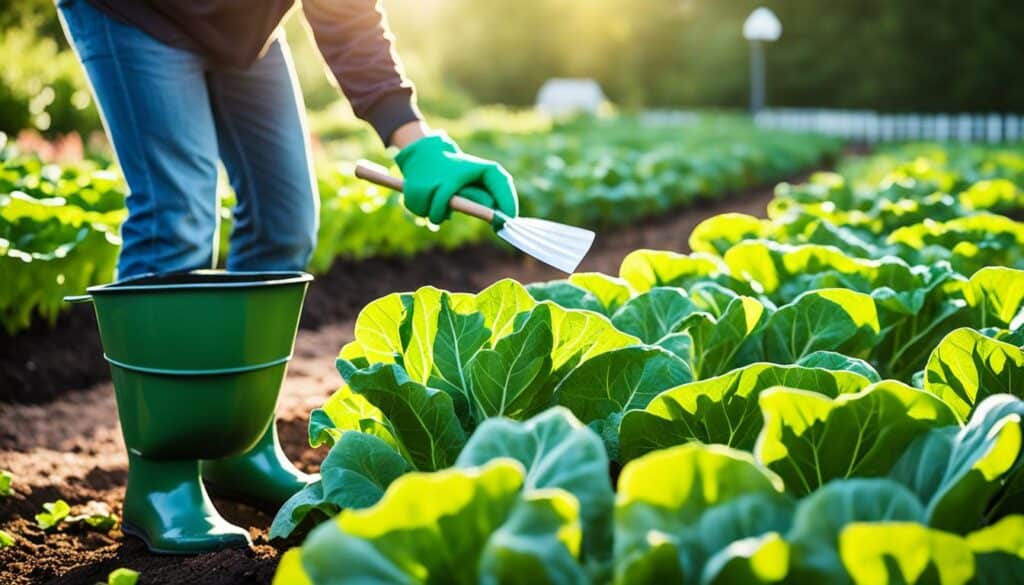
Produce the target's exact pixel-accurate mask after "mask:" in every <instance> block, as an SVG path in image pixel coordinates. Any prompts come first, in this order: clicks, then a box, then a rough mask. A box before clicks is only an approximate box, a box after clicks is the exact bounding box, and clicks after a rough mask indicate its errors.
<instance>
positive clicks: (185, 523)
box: [123, 452, 252, 554]
mask: <svg viewBox="0 0 1024 585" xmlns="http://www.w3.org/2000/svg"><path fill="white" fill-rule="evenodd" d="M128 462H129V464H128V491H127V493H126V494H125V498H124V522H123V528H124V532H125V534H131V535H132V536H137V537H139V538H141V539H142V540H143V541H144V542H145V543H146V546H147V547H149V550H151V551H153V552H155V553H163V554H196V553H201V552H207V551H215V550H221V549H224V548H238V547H247V546H250V545H251V544H252V543H251V542H250V541H249V533H248V532H246V531H245V530H244V529H242V528H240V527H238V526H235V525H234V524H231V523H230V522H228V521H227V520H225V519H223V518H221V516H220V514H219V513H217V509H216V508H214V507H213V503H212V502H211V501H210V498H209V497H208V496H207V495H206V490H205V489H204V488H203V484H202V482H201V481H200V479H199V462H198V461H195V460H192V461H177V460H168V461H157V460H154V459H147V458H145V457H142V456H140V455H136V454H133V453H130V452H129V454H128Z"/></svg>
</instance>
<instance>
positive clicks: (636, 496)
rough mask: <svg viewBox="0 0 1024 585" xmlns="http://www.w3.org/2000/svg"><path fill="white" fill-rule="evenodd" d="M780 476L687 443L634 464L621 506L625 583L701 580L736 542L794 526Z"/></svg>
mask: <svg viewBox="0 0 1024 585" xmlns="http://www.w3.org/2000/svg"><path fill="white" fill-rule="evenodd" d="M781 490H782V483H781V481H780V480H779V478H778V477H776V476H775V475H774V474H773V473H771V472H770V471H768V470H767V469H765V468H763V467H761V466H760V465H758V464H757V463H755V462H754V461H753V459H752V458H751V457H750V455H749V454H747V453H744V452H742V451H736V450H733V449H730V448H728V447H723V446H715V445H711V446H708V445H699V444H691V445H682V446H679V447H673V448H671V449H665V450H662V451H657V452H654V453H650V454H648V455H645V456H644V457H641V458H639V459H637V460H635V461H632V462H630V463H629V464H628V465H626V467H625V468H624V469H623V471H622V475H621V476H620V478H619V495H618V500H617V501H616V508H615V560H616V564H615V574H616V576H615V580H616V582H617V583H668V582H682V581H683V580H684V579H687V580H691V581H696V580H697V579H698V578H699V576H700V575H701V572H702V565H703V564H704V562H706V560H707V559H708V558H710V557H711V556H712V555H714V554H715V553H717V552H718V551H719V550H721V549H723V548H725V547H727V546H728V545H729V544H730V543H732V542H733V541H735V540H738V539H741V538H746V537H751V536H758V535H761V534H764V533H766V532H771V531H780V530H785V529H786V528H787V527H788V519H789V507H790V504H789V502H788V500H786V498H784V497H783V496H782V495H781Z"/></svg>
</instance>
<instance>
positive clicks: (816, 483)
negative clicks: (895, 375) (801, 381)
mask: <svg viewBox="0 0 1024 585" xmlns="http://www.w3.org/2000/svg"><path fill="white" fill-rule="evenodd" d="M760 406H761V411H762V413H763V415H764V428H763V429H762V431H761V435H760V436H759V437H758V439H757V445H756V446H755V449H754V453H755V455H756V456H757V458H758V461H760V462H762V463H764V464H765V465H767V466H768V467H770V468H771V469H772V470H773V471H775V472H776V473H778V474H779V475H780V476H782V478H783V479H784V480H785V481H786V488H787V490H789V491H791V492H792V493H796V494H801V495H802V494H808V493H810V492H812V491H814V490H816V489H818V488H819V487H821V486H822V485H824V484H825V483H827V482H829V481H831V480H833V479H840V478H847V477H874V476H881V475H885V474H886V473H888V472H889V470H890V469H891V468H892V467H893V465H894V464H895V463H896V461H897V460H898V459H899V457H900V454H901V453H902V452H903V450H904V449H906V448H907V447H908V446H909V445H910V444H911V443H912V442H913V441H914V439H916V438H917V437H919V436H921V435H923V434H925V433H927V432H928V431H929V430H930V429H933V428H937V427H942V426H947V425H951V424H956V417H955V416H954V415H953V412H952V411H951V410H950V409H949V407H947V406H946V405H945V404H943V403H942V402H941V401H939V400H937V399H936V398H935V397H934V396H932V395H931V394H928V393H927V392H924V391H922V390H917V389H915V388H911V387H910V386H906V385H904V384H901V383H899V382H895V381H892V380H887V381H884V382H880V383H878V384H873V385H872V386H869V387H868V388H865V389H864V390H862V391H860V392H858V393H856V394H842V395H839V396H838V397H836V398H829V397H828V396H825V395H822V394H818V393H816V392H808V391H806V390H794V389H786V388H775V389H769V390H766V391H764V392H762V393H761V395H760Z"/></svg>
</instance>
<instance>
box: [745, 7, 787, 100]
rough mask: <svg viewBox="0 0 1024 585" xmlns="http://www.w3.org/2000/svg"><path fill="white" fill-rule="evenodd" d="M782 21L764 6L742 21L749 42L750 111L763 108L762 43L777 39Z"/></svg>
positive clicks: (763, 72) (780, 34)
mask: <svg viewBox="0 0 1024 585" xmlns="http://www.w3.org/2000/svg"><path fill="white" fill-rule="evenodd" d="M781 36H782V23H781V22H779V18H778V17H777V16H775V13H774V12H772V11H771V10H769V9H768V8H765V7H763V6H762V7H760V8H757V9H755V10H754V11H753V12H751V13H750V16H748V17H747V20H746V21H744V22H743V37H744V38H746V39H747V41H749V42H750V113H751V114H756V113H757V112H759V111H761V109H762V108H764V96H765V67H764V44H765V43H771V42H775V41H777V40H779V37H781Z"/></svg>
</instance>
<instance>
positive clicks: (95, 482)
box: [0, 188, 772, 585]
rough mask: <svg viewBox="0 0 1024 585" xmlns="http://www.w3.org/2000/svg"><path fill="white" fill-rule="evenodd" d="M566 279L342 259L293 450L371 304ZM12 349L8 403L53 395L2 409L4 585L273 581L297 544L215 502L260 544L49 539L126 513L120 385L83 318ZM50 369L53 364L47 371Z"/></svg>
mask: <svg viewBox="0 0 1024 585" xmlns="http://www.w3.org/2000/svg"><path fill="white" fill-rule="evenodd" d="M771 194H772V190H771V189H769V188H763V189H757V190H750V191H748V192H744V193H739V194H735V195H730V196H728V197H725V198H723V199H721V200H717V201H711V202H702V203H698V204H697V205H696V206H695V207H691V208H688V209H682V210H679V211H676V212H673V213H672V214H670V215H668V216H664V217H661V218H656V219H651V220H647V221H645V222H642V223H640V224H639V225H636V226H634V227H631V228H628V229H620V230H617V231H613V232H611V233H607V234H602V235H601V236H599V238H598V244H597V245H596V246H595V250H594V251H593V252H592V253H591V255H590V256H589V257H588V259H587V260H586V261H585V263H584V265H583V266H582V267H581V270H588V271H590V270H593V271H603V272H613V271H614V270H615V269H616V267H617V266H618V265H619V263H620V262H621V260H622V258H623V257H624V256H625V255H626V254H627V253H629V252H630V251H632V250H635V249H637V248H641V247H652V246H656V247H659V248H666V249H673V250H679V251H686V250H687V249H688V248H687V238H688V236H689V234H690V232H691V231H692V230H693V227H694V226H695V225H697V224H698V223H699V222H700V221H702V220H704V219H706V218H708V217H710V216H712V215H716V214H721V213H727V212H738V213H747V214H751V215H757V216H763V214H764V210H765V205H766V204H767V202H768V201H769V200H770V198H771ZM356 275H358V276H356ZM557 276H558V273H556V272H555V271H553V270H551V269H548V268H546V267H544V266H542V265H539V264H537V263H536V262H532V261H529V260H524V259H522V258H520V257H517V256H512V255H510V254H507V253H505V252H504V251H502V250H501V249H499V248H496V247H493V246H474V247H469V248H464V249H461V250H457V251H454V252H429V253H424V254H420V255H417V256H415V257H413V258H411V259H407V260H369V261H363V262H359V263H347V262H339V263H336V264H335V265H334V267H333V268H332V269H331V271H330V272H329V273H327V274H326V275H324V276H322V277H320V278H318V279H317V280H316V281H315V282H314V283H313V285H312V286H311V289H310V293H309V298H308V300H307V303H306V308H305V311H304V315H305V316H304V319H303V324H302V329H301V330H300V332H299V335H298V339H297V342H296V352H295V358H294V360H293V362H292V364H291V366H290V369H289V376H288V380H287V381H286V382H285V387H284V389H283V392H282V400H281V404H280V407H279V423H278V428H279V430H280V433H281V438H282V442H283V445H284V448H285V451H286V452H287V453H288V455H289V456H290V457H291V458H292V459H293V460H294V461H296V462H297V463H298V465H299V466H300V467H302V468H303V469H304V470H307V471H314V470H315V469H316V466H317V464H318V462H319V460H320V459H321V458H322V456H323V453H322V452H315V451H314V450H313V449H311V448H310V447H309V445H308V441H307V438H308V434H307V416H308V412H309V411H310V409H311V408H314V407H316V406H319V405H320V404H321V403H322V402H323V400H324V399H325V398H326V397H327V396H328V395H330V393H331V392H333V391H334V390H335V389H336V388H337V387H338V385H339V384H340V383H341V380H340V378H339V376H338V374H337V372H336V371H335V369H334V357H335V356H336V354H337V348H338V347H340V346H341V345H342V344H343V343H345V342H347V341H350V340H351V338H352V325H353V319H354V317H355V315H356V313H357V312H358V311H359V310H360V309H361V308H362V307H363V305H365V304H366V303H367V302H369V301H370V300H372V299H374V298H377V297H379V296H382V295H384V294H387V293H389V292H393V291H397V290H412V289H415V288H416V287H418V286H421V285H424V284H433V285H436V286H440V287H444V288H446V289H449V290H464V291H475V290H479V289H481V288H483V287H485V286H486V285H488V284H490V283H491V282H494V281H495V280H498V279H500V278H503V277H511V278H515V279H517V280H520V281H522V282H533V281H538V280H546V279H551V278H556V277H557ZM84 308H85V309H88V307H84ZM3 352H4V354H3V356H2V357H0V370H2V371H3V372H4V373H3V375H4V376H5V378H4V379H3V381H2V383H3V385H2V386H0V388H3V392H2V394H0V400H7V401H10V400H11V399H12V398H13V399H16V400H19V401H22V402H36V403H41V402H44V401H46V400H51V401H50V402H47V403H45V404H18V405H14V404H5V405H3V407H2V409H0V468H2V469H8V470H10V471H12V472H13V474H14V476H15V482H14V488H15V495H14V496H13V497H11V498H8V499H6V500H4V501H3V503H2V505H0V530H6V531H7V532H9V533H12V534H14V535H16V536H17V538H18V543H17V545H16V546H12V547H9V548H7V549H4V550H3V551H0V583H5V584H7V583H14V584H17V583H51V582H52V583H84V584H89V585H92V584H94V583H95V582H97V581H102V580H104V579H106V576H107V574H108V573H110V572H111V571H113V570H114V569H116V568H119V567H130V568H132V569H135V570H139V571H141V572H142V580H141V581H140V582H142V583H219V584H220V583H226V584H231V583H239V584H241V583H246V584H249V583H266V582H269V581H270V578H271V576H272V574H273V571H274V569H275V567H276V565H277V562H278V557H279V554H280V553H281V552H283V551H284V550H285V549H286V548H287V546H288V545H290V544H296V543H279V542H276V541H275V543H274V544H270V543H269V542H268V541H267V538H266V535H267V530H266V529H267V527H268V526H269V524H270V520H271V518H272V516H271V515H268V514H266V513H264V512H261V511H259V510H256V509H253V508H251V507H248V506H245V505H241V504H234V503H231V502H227V501H224V500H219V499H216V498H215V501H216V503H217V507H218V509H219V510H220V511H221V512H222V513H223V514H224V516H225V517H226V518H227V519H228V520H230V521H232V522H235V523H238V524H240V525H243V526H247V527H249V530H250V535H251V536H252V538H253V541H254V543H255V546H254V548H253V549H252V550H230V551H223V552H218V553H211V554H204V555H198V556H194V557H187V558H184V559H183V558H179V557H164V556H157V555H152V554H149V553H148V552H147V551H146V549H145V547H144V546H143V545H142V544H141V543H140V542H139V541H138V540H136V539H133V538H124V537H123V535H122V534H121V533H120V532H119V531H114V532H111V533H110V534H106V535H103V534H99V533H92V532H77V533H56V534H53V533H47V534H44V533H43V531H42V530H40V529H38V528H36V527H35V524H34V522H33V521H32V520H31V518H32V516H33V515H34V514H35V513H37V512H38V511H39V510H40V509H41V508H42V505H43V504H44V503H45V502H50V501H54V500H56V499H57V498H62V499H64V500H66V501H67V502H68V503H70V504H72V505H76V504H84V503H86V502H88V501H90V500H96V501H101V502H105V503H107V504H108V505H109V506H110V507H111V510H112V511H113V512H114V513H115V515H118V516H119V515H120V503H121V500H122V498H123V496H124V484H125V480H126V476H127V459H126V456H125V454H124V446H123V443H122V440H121V436H120V431H119V429H118V426H117V415H116V410H115V405H114V399H113V389H112V387H111V385H110V383H109V382H107V381H105V380H106V378H107V372H106V364H105V363H103V362H102V361H101V360H102V358H101V356H100V349H99V344H98V341H97V340H96V335H95V331H94V323H93V319H92V318H91V317H90V315H89V313H88V312H87V311H86V312H84V313H80V312H78V311H75V312H72V313H69V314H68V316H66V317H64V318H62V320H61V322H60V323H59V324H58V326H57V328H56V329H54V330H53V331H52V332H50V331H47V330H42V329H33V330H32V331H31V332H29V333H27V334H23V335H20V336H17V337H15V338H11V339H6V340H4V343H3ZM87 352H88V353H89V354H90V355H91V357H89V358H88V360H87V357H86V353H87ZM44 356H45V359H43V358H44ZM93 358H95V359H93ZM28 359H32V360H33V361H34V362H35V363H36V364H37V366H36V368H35V369H34V370H33V369H29V368H28V367H26V366H25V365H24V364H25V362H26V360H28ZM55 360H56V361H55ZM89 360H91V361H89ZM43 363H45V364H47V365H46V368H45V369H42V366H41V365H39V364H43ZM26 383H28V384H31V386H30V388H31V390H29V389H26V388H23V387H22V389H21V390H15V391H12V390H11V387H12V386H11V385H12V384H26ZM54 398H59V399H57V400H53V399H54ZM55 421H59V423H58V422H55Z"/></svg>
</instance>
